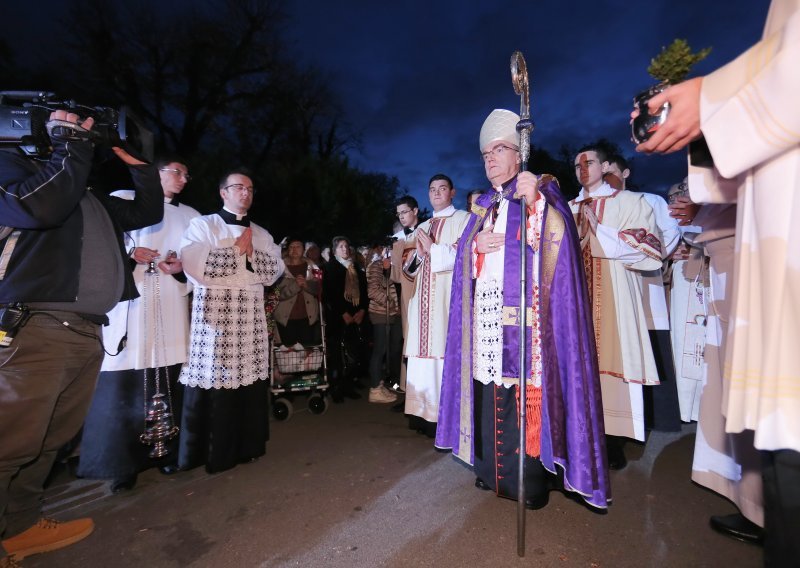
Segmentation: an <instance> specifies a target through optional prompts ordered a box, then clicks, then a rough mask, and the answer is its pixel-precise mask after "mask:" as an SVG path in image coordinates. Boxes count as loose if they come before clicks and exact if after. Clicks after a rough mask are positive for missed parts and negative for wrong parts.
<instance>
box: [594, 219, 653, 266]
mask: <svg viewBox="0 0 800 568" xmlns="http://www.w3.org/2000/svg"><path fill="white" fill-rule="evenodd" d="M595 236H596V237H597V243H598V244H599V245H600V247H601V248H602V254H601V255H598V254H596V252H598V251H596V250H595V249H594V248H593V249H592V256H594V257H597V258H608V259H611V260H618V261H620V262H622V263H624V264H635V263H637V262H642V261H645V260H647V259H648V258H649V257H648V256H647V255H646V254H644V253H643V252H642V251H641V250H639V249H637V248H634V247H632V246H631V245H629V244H628V243H626V242H625V241H623V240H622V239H620V238H619V229H616V228H614V227H609V226H607V225H603V224H602V223H598V224H597V232H596V233H595Z"/></svg>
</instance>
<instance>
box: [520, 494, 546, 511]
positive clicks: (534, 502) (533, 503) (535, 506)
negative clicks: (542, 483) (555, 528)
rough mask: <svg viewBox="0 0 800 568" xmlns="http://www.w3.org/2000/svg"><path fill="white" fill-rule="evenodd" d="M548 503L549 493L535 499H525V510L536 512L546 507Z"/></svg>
mask: <svg viewBox="0 0 800 568" xmlns="http://www.w3.org/2000/svg"><path fill="white" fill-rule="evenodd" d="M549 502H550V493H543V494H542V495H539V496H537V497H530V498H528V499H525V508H526V509H530V510H532V511H538V510H539V509H542V508H544V507H546V506H547V504H548V503H549Z"/></svg>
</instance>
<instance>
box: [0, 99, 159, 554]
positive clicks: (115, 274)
mask: <svg viewBox="0 0 800 568" xmlns="http://www.w3.org/2000/svg"><path fill="white" fill-rule="evenodd" d="M50 119H51V120H55V121H61V125H62V126H65V127H66V128H67V131H68V129H73V130H74V131H78V132H80V131H82V130H90V129H91V127H92V123H93V120H92V119H91V118H87V119H86V120H85V121H84V122H83V123H82V124H81V125H79V124H78V119H79V117H78V116H77V115H76V114H73V113H68V112H67V111H64V110H58V111H55V112H54V113H52V114H51V115H50ZM62 131H63V129H62ZM51 143H52V148H53V150H52V154H51V156H50V158H49V160H47V161H37V160H34V159H31V158H29V157H27V156H25V155H24V154H22V153H21V152H20V151H19V150H17V149H16V148H11V149H3V150H2V151H0V225H2V226H3V227H2V231H0V535H2V536H3V537H4V540H3V541H2V547H0V565H4V563H8V562H9V561H10V560H9V558H5V559H4V557H6V556H13V557H14V558H15V559H17V560H19V559H21V558H24V557H25V556H28V555H31V554H36V553H39V552H47V551H50V550H55V549H57V548H61V547H63V546H67V545H69V544H72V543H74V542H77V541H78V540H80V539H82V538H84V537H86V536H88V534H89V533H91V531H92V529H93V528H94V525H93V523H92V521H91V519H78V520H74V521H70V522H58V521H54V520H51V519H44V518H40V497H41V494H42V492H43V485H44V481H45V478H46V477H47V475H48V473H49V471H50V468H51V466H52V464H53V460H54V459H55V455H56V452H57V450H58V449H59V448H60V447H61V446H62V445H64V444H65V443H66V442H68V441H69V440H70V439H72V437H73V436H74V435H75V434H76V433H77V432H78V430H79V429H80V427H81V424H82V423H83V420H84V417H85V415H86V411H87V408H88V406H89V403H90V401H91V397H92V392H93V390H94V385H95V381H96V379H97V375H98V371H99V369H100V363H101V361H102V356H103V348H102V344H101V342H100V325H101V324H103V323H105V322H107V319H106V316H105V314H106V312H108V311H109V310H110V309H111V308H112V307H113V306H114V305H115V304H116V303H117V302H119V301H121V300H127V299H130V298H132V297H135V295H136V289H135V287H134V285H133V278H132V276H131V271H130V267H129V265H128V259H127V256H128V255H127V253H126V252H125V250H124V247H123V245H122V233H123V231H129V230H133V229H138V228H141V227H146V226H149V225H153V224H155V223H158V222H159V221H160V220H161V217H162V214H163V198H162V194H161V187H160V183H159V177H158V173H157V172H156V170H155V168H154V167H152V166H150V165H147V164H145V163H143V162H140V161H138V160H136V159H135V158H133V157H132V156H130V155H129V154H128V153H127V152H125V151H124V150H122V149H120V148H114V153H115V154H116V155H117V156H118V157H119V158H120V159H121V160H123V161H124V162H125V163H126V164H127V165H128V166H129V169H130V173H131V176H132V178H133V183H134V186H135V190H136V198H135V199H134V200H133V201H126V200H123V199H117V198H113V197H109V196H107V195H103V194H99V193H95V192H93V191H91V189H90V188H89V189H87V187H86V182H87V179H88V176H89V172H90V170H91V167H92V159H93V152H94V150H93V144H92V143H91V142H90V141H88V140H85V139H78V137H73V136H71V137H69V138H61V137H59V136H55V135H53V136H51ZM17 320H20V321H17ZM107 349H108V350H110V351H112V352H113V351H116V346H108V348H107ZM37 519H38V520H37Z"/></svg>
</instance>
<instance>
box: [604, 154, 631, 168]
mask: <svg viewBox="0 0 800 568" xmlns="http://www.w3.org/2000/svg"><path fill="white" fill-rule="evenodd" d="M607 161H608V163H609V164H617V167H618V168H619V171H621V172H624V171H625V170H629V169H630V166H629V165H628V160H626V159H625V158H623V157H622V156H621V155H619V154H611V155H610V156H609V157H608V160H607Z"/></svg>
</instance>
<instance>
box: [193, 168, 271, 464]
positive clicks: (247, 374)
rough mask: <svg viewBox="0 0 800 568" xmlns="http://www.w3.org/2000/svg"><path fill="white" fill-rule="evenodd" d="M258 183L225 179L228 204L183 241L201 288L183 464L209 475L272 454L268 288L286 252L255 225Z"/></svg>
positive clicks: (201, 219)
mask: <svg viewBox="0 0 800 568" xmlns="http://www.w3.org/2000/svg"><path fill="white" fill-rule="evenodd" d="M254 191H255V190H254V188H253V182H252V180H251V179H250V177H248V176H247V175H244V174H242V173H240V172H233V173H231V174H229V175H227V176H226V177H225V178H224V179H223V180H222V181H221V182H220V195H221V196H222V201H223V204H224V207H223V208H222V210H221V211H219V212H218V213H215V214H213V215H206V216H203V217H199V218H197V219H193V220H192V222H191V224H190V225H189V228H188V229H187V231H186V233H185V234H184V236H183V240H182V242H181V257H182V258H183V268H184V271H185V272H186V274H187V275H188V277H189V279H190V280H191V281H192V283H193V284H194V290H195V292H194V301H193V305H192V322H191V338H190V347H189V361H188V363H187V364H186V365H184V367H183V370H182V371H181V376H180V381H181V383H183V384H184V385H186V388H185V393H184V406H183V419H182V428H181V430H182V436H181V442H180V456H179V466H180V467H181V469H188V468H192V467H196V466H198V465H201V464H205V466H206V470H208V471H209V473H213V472H217V471H223V470H226V469H230V468H232V467H234V466H235V465H236V464H237V463H241V462H247V461H252V460H254V459H256V458H258V457H260V456H262V455H264V450H265V448H264V446H265V443H266V441H267V439H268V438H269V426H268V418H269V416H268V413H269V406H268V403H267V401H268V379H269V377H268V369H267V356H268V353H269V351H268V349H269V345H268V338H267V322H266V314H265V311H264V286H268V285H270V284H272V283H274V282H275V281H276V280H277V279H278V277H279V276H280V275H281V274H283V271H284V264H283V260H281V250H280V247H279V246H278V245H276V244H275V241H274V240H273V238H272V235H270V234H269V233H268V232H267V231H266V230H265V229H263V228H261V227H259V226H258V225H256V224H255V223H252V222H251V221H250V219H249V217H248V216H247V211H248V210H249V209H250V206H251V205H252V203H253V194H254Z"/></svg>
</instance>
